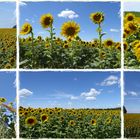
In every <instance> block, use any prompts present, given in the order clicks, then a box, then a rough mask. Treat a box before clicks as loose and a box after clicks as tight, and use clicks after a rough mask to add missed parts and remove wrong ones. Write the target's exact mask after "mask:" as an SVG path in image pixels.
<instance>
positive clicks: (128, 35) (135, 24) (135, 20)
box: [123, 12, 140, 69]
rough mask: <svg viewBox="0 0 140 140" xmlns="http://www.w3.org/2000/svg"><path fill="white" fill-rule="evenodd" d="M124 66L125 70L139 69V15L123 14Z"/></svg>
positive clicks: (132, 13) (134, 13)
mask: <svg viewBox="0 0 140 140" xmlns="http://www.w3.org/2000/svg"><path fill="white" fill-rule="evenodd" d="M123 39H124V43H123V46H124V58H125V60H124V65H125V68H132V69H139V68H140V13H138V12H126V13H124V33H123Z"/></svg>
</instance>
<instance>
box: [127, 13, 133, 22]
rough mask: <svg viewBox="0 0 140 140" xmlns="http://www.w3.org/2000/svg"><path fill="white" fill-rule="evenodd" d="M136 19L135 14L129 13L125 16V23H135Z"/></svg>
mask: <svg viewBox="0 0 140 140" xmlns="http://www.w3.org/2000/svg"><path fill="white" fill-rule="evenodd" d="M134 19H135V15H134V14H133V13H128V14H126V16H125V21H126V22H128V21H134Z"/></svg>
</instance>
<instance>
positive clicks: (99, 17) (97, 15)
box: [90, 12, 104, 24]
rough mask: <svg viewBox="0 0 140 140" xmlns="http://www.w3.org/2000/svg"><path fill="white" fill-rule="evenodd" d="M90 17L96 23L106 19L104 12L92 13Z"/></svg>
mask: <svg viewBox="0 0 140 140" xmlns="http://www.w3.org/2000/svg"><path fill="white" fill-rule="evenodd" d="M90 19H91V20H92V22H94V23H95V24H100V23H101V22H103V21H104V14H103V13H102V12H96V13H91V14H90Z"/></svg>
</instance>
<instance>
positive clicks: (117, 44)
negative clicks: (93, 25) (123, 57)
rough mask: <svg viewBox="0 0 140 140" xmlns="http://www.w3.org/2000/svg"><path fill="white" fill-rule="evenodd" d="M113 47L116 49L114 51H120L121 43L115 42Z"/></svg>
mask: <svg viewBox="0 0 140 140" xmlns="http://www.w3.org/2000/svg"><path fill="white" fill-rule="evenodd" d="M115 47H116V49H118V50H121V43H120V42H116V44H115Z"/></svg>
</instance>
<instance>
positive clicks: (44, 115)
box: [40, 114, 49, 122]
mask: <svg viewBox="0 0 140 140" xmlns="http://www.w3.org/2000/svg"><path fill="white" fill-rule="evenodd" d="M40 119H41V121H42V122H47V121H48V119H49V117H48V115H47V114H42V115H41V117H40Z"/></svg>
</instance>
